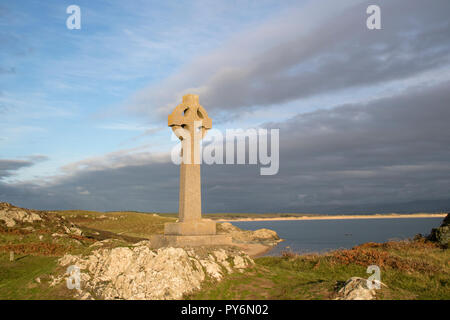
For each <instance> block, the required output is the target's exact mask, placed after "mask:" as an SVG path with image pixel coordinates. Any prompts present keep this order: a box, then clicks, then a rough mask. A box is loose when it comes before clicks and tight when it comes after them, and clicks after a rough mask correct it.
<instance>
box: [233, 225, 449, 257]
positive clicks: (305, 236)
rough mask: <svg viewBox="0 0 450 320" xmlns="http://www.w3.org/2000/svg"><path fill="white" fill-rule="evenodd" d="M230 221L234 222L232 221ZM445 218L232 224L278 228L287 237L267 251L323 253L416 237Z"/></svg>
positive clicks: (253, 227)
mask: <svg viewBox="0 0 450 320" xmlns="http://www.w3.org/2000/svg"><path fill="white" fill-rule="evenodd" d="M230 222H231V221H230ZM441 222H442V218H386V219H383V218H376V219H342V220H281V221H275V220H272V221H233V222H231V223H232V224H233V225H235V226H237V227H239V228H241V229H245V230H256V229H261V228H267V229H271V230H275V231H276V232H277V233H278V235H279V236H280V238H282V239H284V241H283V242H280V243H279V244H278V245H277V246H276V247H274V248H273V249H272V250H270V251H269V252H267V253H266V255H269V256H277V255H280V254H281V253H282V252H283V251H292V252H296V253H299V254H302V253H312V252H317V253H322V252H326V251H331V250H335V249H343V248H345V249H349V248H352V247H353V246H356V245H358V244H362V243H366V242H386V241H389V240H402V239H408V238H413V237H414V236H415V235H416V234H418V233H420V234H422V235H426V234H429V233H430V231H431V229H432V228H436V227H438V226H439V225H440V224H441Z"/></svg>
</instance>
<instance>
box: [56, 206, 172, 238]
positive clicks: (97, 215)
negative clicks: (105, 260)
mask: <svg viewBox="0 0 450 320" xmlns="http://www.w3.org/2000/svg"><path fill="white" fill-rule="evenodd" d="M55 212H56V213H57V214H60V215H62V216H65V217H66V218H67V219H69V220H70V221H71V222H73V223H76V224H78V225H80V226H85V227H88V228H92V229H97V230H103V231H109V232H113V233H116V234H120V235H127V236H131V237H138V238H149V237H150V236H151V235H153V234H162V233H163V232H164V223H166V222H174V221H175V220H176V218H172V217H168V216H160V215H158V214H155V213H139V212H130V211H123V212H106V213H104V212H95V211H79V210H70V211H55Z"/></svg>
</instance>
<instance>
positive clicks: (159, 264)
mask: <svg viewBox="0 0 450 320" xmlns="http://www.w3.org/2000/svg"><path fill="white" fill-rule="evenodd" d="M230 261H233V263H232V264H231V263H230ZM253 263H254V262H253V260H251V259H250V258H249V257H248V256H247V255H246V254H244V253H243V252H241V251H238V250H235V249H232V248H228V249H217V248H211V249H205V248H191V249H183V248H172V247H165V248H160V249H156V250H154V249H151V248H150V246H149V244H148V243H146V242H144V241H143V242H140V245H138V246H134V247H117V248H112V249H104V248H101V249H97V250H95V251H93V252H92V253H91V255H89V256H74V255H65V256H64V257H62V258H61V259H60V260H59V264H60V265H61V266H65V267H67V266H69V265H76V266H78V267H79V268H80V271H81V279H82V281H81V291H82V292H81V293H79V296H80V297H84V296H86V294H87V293H90V294H91V295H92V296H93V297H98V298H101V299H139V300H141V299H181V298H182V297H183V295H184V294H187V293H190V292H192V291H194V290H197V289H199V288H200V287H201V284H202V282H203V281H204V280H205V279H207V278H210V279H213V281H219V280H221V279H222V278H223V276H224V275H225V274H227V273H231V272H234V271H242V270H243V269H244V268H246V267H248V266H250V265H252V264H253ZM65 276H66V277H67V276H68V275H65ZM87 297H91V296H90V295H89V296H87Z"/></svg>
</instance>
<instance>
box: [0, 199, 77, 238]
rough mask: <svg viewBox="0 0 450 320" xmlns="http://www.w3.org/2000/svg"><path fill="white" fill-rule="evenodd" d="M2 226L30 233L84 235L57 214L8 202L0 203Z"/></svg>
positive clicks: (0, 221) (0, 225)
mask: <svg viewBox="0 0 450 320" xmlns="http://www.w3.org/2000/svg"><path fill="white" fill-rule="evenodd" d="M2 225H4V226H6V227H7V228H21V229H23V230H26V231H29V232H34V231H36V230H38V229H45V230H46V231H51V232H52V233H53V234H64V235H78V236H81V235H82V234H83V232H82V230H81V229H80V228H78V227H77V226H76V225H74V224H73V223H71V222H69V221H67V220H66V219H64V218H63V217H61V216H60V215H58V214H56V213H51V212H46V211H39V210H30V209H24V208H19V207H15V206H13V205H11V204H10V203H7V202H0V227H2Z"/></svg>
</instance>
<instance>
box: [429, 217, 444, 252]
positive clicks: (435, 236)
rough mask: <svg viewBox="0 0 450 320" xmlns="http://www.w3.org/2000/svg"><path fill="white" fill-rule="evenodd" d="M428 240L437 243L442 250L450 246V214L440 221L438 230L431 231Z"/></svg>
mask: <svg viewBox="0 0 450 320" xmlns="http://www.w3.org/2000/svg"><path fill="white" fill-rule="evenodd" d="M427 239H428V240H430V241H433V242H437V243H439V244H440V245H441V246H442V247H444V248H449V246H450V213H449V214H447V216H446V217H445V218H444V220H443V221H442V223H441V225H440V227H439V228H434V229H433V230H431V233H430V235H429V236H428V237H427Z"/></svg>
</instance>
